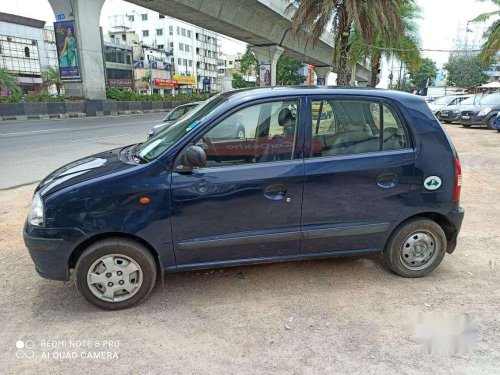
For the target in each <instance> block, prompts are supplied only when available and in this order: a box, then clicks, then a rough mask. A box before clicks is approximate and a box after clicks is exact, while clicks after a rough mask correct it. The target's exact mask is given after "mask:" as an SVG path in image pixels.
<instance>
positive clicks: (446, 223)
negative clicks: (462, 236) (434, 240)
mask: <svg viewBox="0 0 500 375" xmlns="http://www.w3.org/2000/svg"><path fill="white" fill-rule="evenodd" d="M416 218H426V219H430V220H432V221H434V222H435V223H437V224H438V225H439V226H440V227H441V229H443V232H444V234H445V235H446V241H447V250H446V251H447V252H448V253H452V252H453V250H455V245H456V240H457V229H456V228H455V226H454V225H453V223H452V222H451V220H450V219H448V218H447V217H446V215H443V214H441V213H439V212H420V213H417V214H414V215H411V216H408V217H407V218H405V219H404V220H403V221H401V222H400V223H399V224H398V225H397V226H396V227H395V228H394V229H393V231H392V232H391V235H392V233H394V232H395V231H396V229H397V228H399V227H400V226H401V225H402V224H405V223H406V222H408V221H410V220H413V219H416Z"/></svg>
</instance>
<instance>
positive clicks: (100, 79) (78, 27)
mask: <svg viewBox="0 0 500 375" xmlns="http://www.w3.org/2000/svg"><path fill="white" fill-rule="evenodd" d="M49 3H50V5H51V7H52V11H53V12H54V14H55V15H56V19H57V20H63V21H70V20H74V21H75V34H76V35H75V37H76V42H77V58H78V63H79V66H80V75H81V79H78V80H76V79H75V80H72V81H66V82H65V83H64V88H65V92H66V96H75V97H83V98H85V99H106V84H105V78H104V60H103V56H102V38H101V29H100V28H99V18H100V15H101V8H102V5H103V4H104V0H49ZM56 32H57V30H56ZM58 48H59V46H58Z"/></svg>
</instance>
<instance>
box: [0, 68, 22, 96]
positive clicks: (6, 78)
mask: <svg viewBox="0 0 500 375" xmlns="http://www.w3.org/2000/svg"><path fill="white" fill-rule="evenodd" d="M0 87H2V88H4V89H6V90H9V91H11V92H19V91H21V88H20V87H19V85H18V84H17V78H16V77H15V76H13V75H12V74H11V73H9V72H8V71H7V70H5V69H3V68H0Z"/></svg>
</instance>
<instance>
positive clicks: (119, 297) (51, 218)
mask: <svg viewBox="0 0 500 375" xmlns="http://www.w3.org/2000/svg"><path fill="white" fill-rule="evenodd" d="M241 124H243V126H244V127H245V136H244V137H240V136H236V132H235V131H234V129H235V128H236V127H238V126H241ZM460 186H461V170H460V162H459V159H458V156H457V153H456V151H455V149H454V147H453V145H452V143H451V142H450V140H449V138H448V137H447V135H446V133H445V131H444V130H443V128H442V127H441V125H440V124H439V122H438V121H437V119H436V118H435V116H434V115H433V114H432V113H431V111H430V110H429V107H428V106H427V104H426V102H425V101H424V100H423V99H422V98H420V97H417V96H414V95H410V94H405V93H400V92H393V91H385V90H376V89H348V88H313V87H310V88H308V87H275V88H257V89H245V90H237V91H232V92H228V93H224V94H219V95H215V96H214V97H212V98H211V99H209V100H208V101H206V102H204V103H203V104H202V105H200V106H199V107H197V108H196V109H195V110H193V111H192V112H190V113H189V114H188V115H187V116H184V117H182V118H181V119H179V120H178V121H177V122H176V123H174V124H173V125H172V126H170V127H169V128H167V129H165V130H164V131H162V132H160V133H159V134H157V135H156V136H154V137H153V138H150V139H148V140H147V141H146V142H144V143H142V144H135V145H130V146H127V147H123V148H119V149H115V150H111V151H108V152H102V153H99V154H96V155H93V156H89V157H87V158H84V159H81V160H78V161H75V162H73V163H70V164H68V165H66V166H64V167H62V168H61V169H59V170H57V171H55V172H53V173H52V174H50V175H49V176H47V178H45V179H44V180H43V181H42V182H41V183H40V185H39V186H38V187H37V188H36V191H35V195H34V198H33V202H32V206H31V211H30V213H29V216H28V219H27V221H26V225H25V228H24V240H25V243H26V246H27V247H28V249H29V252H30V254H31V257H32V259H33V261H34V263H35V266H36V270H37V271H38V273H39V274H40V275H41V276H43V277H45V278H49V279H55V280H68V279H69V277H70V270H71V269H75V272H74V277H75V280H76V285H77V288H78V289H79V291H80V292H81V294H82V295H83V296H84V297H85V298H86V299H87V300H88V301H90V302H91V303H93V304H95V305H97V306H99V307H101V308H105V309H121V308H126V307H130V306H132V305H135V304H137V303H139V302H140V301H142V300H143V299H144V298H146V297H147V296H148V294H149V293H150V292H151V290H152V289H153V286H154V284H155V281H156V279H157V275H162V273H163V272H172V271H180V270H190V269H197V268H210V267H220V266H235V265H241V264H248V263H257V262H272V261H288V260H298V259H310V258H326V257H337V256H348V255H349V256H350V255H358V256H359V255H368V254H378V253H383V257H384V260H385V263H386V264H387V266H388V267H389V268H390V269H391V270H392V271H394V272H395V273H397V274H399V275H401V276H404V277H421V276H424V275H426V274H428V273H429V272H431V271H432V270H434V269H435V268H436V267H437V266H438V265H439V264H440V262H441V261H442V259H443V257H444V255H445V253H446V252H448V253H451V252H453V250H454V249H455V246H456V240H457V235H458V232H459V230H460V226H461V223H462V219H463V215H464V210H463V209H462V208H461V207H460V205H459V197H460Z"/></svg>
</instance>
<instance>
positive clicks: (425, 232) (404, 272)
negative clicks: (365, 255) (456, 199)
mask: <svg viewBox="0 0 500 375" xmlns="http://www.w3.org/2000/svg"><path fill="white" fill-rule="evenodd" d="M446 243H447V242H446V235H445V233H444V231H443V229H442V228H441V227H440V226H439V224H437V223H436V222H435V221H432V220H429V219H426V218H416V219H412V220H409V221H407V222H405V223H403V224H401V225H400V226H399V227H397V228H396V230H395V231H394V232H393V234H392V235H391V237H390V238H389V241H388V242H387V245H386V247H385V249H384V261H385V263H386V265H387V266H388V267H389V268H390V269H391V270H393V271H394V272H395V273H397V274H398V275H401V276H404V277H422V276H425V275H427V274H428V273H430V272H431V271H433V270H434V269H435V268H436V267H437V266H439V264H440V263H441V261H442V260H443V258H444V255H445V253H446Z"/></svg>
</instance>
